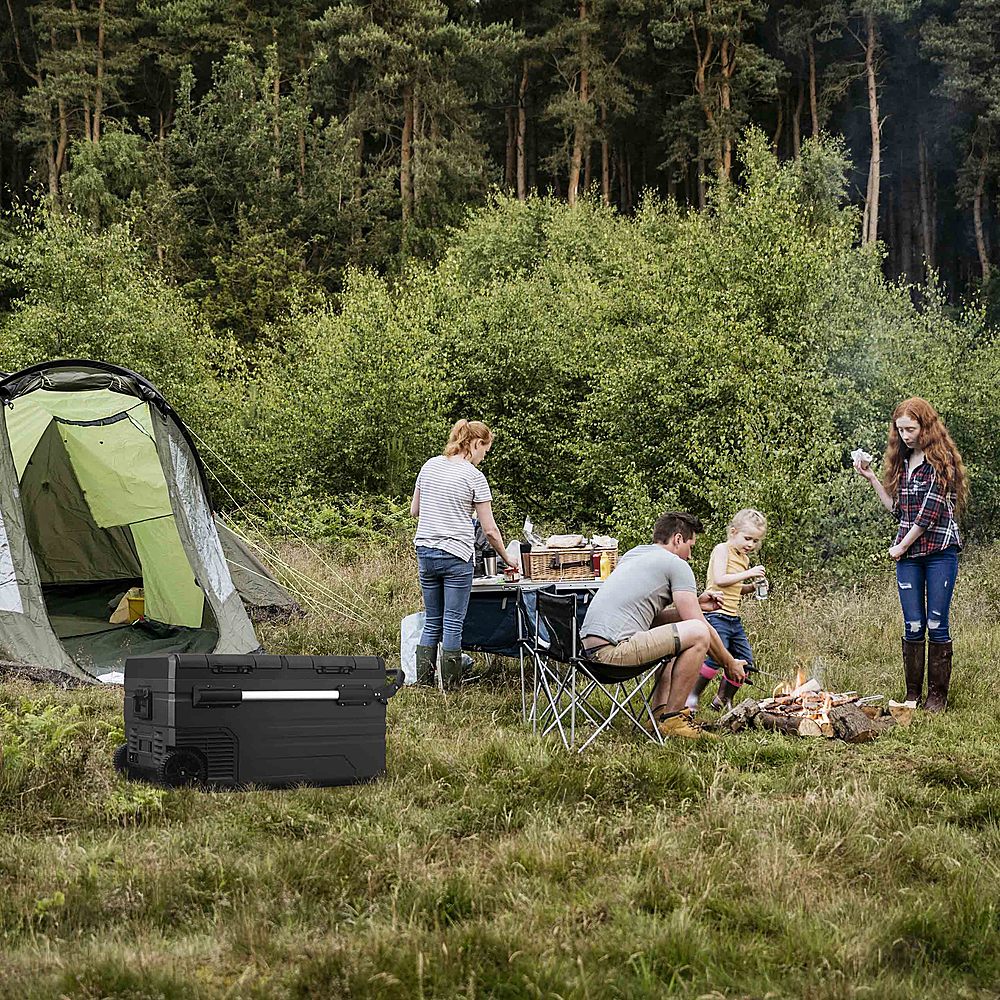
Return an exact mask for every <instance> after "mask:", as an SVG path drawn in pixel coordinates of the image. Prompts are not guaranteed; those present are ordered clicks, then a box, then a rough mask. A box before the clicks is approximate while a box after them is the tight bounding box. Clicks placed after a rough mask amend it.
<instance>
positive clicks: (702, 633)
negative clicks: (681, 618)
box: [677, 621, 710, 652]
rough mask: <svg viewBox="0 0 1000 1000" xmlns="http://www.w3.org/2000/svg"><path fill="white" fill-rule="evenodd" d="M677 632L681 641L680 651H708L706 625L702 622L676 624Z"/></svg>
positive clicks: (708, 633)
mask: <svg viewBox="0 0 1000 1000" xmlns="http://www.w3.org/2000/svg"><path fill="white" fill-rule="evenodd" d="M677 632H678V634H679V636H680V640H681V651H682V652H684V651H686V650H688V649H697V650H699V651H701V652H704V651H705V650H707V649H708V644H709V635H710V632H709V630H708V623H707V622H703V621H686V622H678V625H677Z"/></svg>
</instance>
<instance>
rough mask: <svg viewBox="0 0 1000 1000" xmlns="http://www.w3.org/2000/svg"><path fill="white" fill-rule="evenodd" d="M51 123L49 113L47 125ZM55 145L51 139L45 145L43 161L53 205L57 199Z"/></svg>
mask: <svg viewBox="0 0 1000 1000" xmlns="http://www.w3.org/2000/svg"><path fill="white" fill-rule="evenodd" d="M51 123H52V112H51V111H50V112H49V124H50V125H51ZM55 146H56V144H55V142H54V141H53V140H52V139H48V140H47V141H46V143H45V159H46V162H47V164H48V168H49V197H50V198H51V199H52V201H53V203H54V202H56V201H58V199H59V170H58V168H57V167H56V148H55Z"/></svg>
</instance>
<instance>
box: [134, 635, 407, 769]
mask: <svg viewBox="0 0 1000 1000" xmlns="http://www.w3.org/2000/svg"><path fill="white" fill-rule="evenodd" d="M402 684H403V672H402V671H401V670H400V671H397V673H396V677H395V679H394V680H390V679H389V678H388V677H387V676H386V670H385V660H383V659H382V658H381V657H378V656H262V655H247V656H225V655H199V654H195V653H170V654H166V655H163V656H134V657H131V658H130V659H128V660H127V661H126V663H125V737H126V740H127V742H126V743H125V744H124V745H122V746H121V747H119V748H118V750H117V751H116V753H115V767H117V768H118V770H119V771H121V772H122V773H124V774H126V775H128V776H129V777H131V778H145V779H147V780H149V781H155V782H157V783H159V784H164V785H168V786H171V787H175V786H178V785H184V784H200V785H203V786H206V787H214V788H238V787H240V786H244V785H267V786H271V787H282V786H288V785H299V784H306V785H347V784H353V783H354V782H358V781H368V780H370V779H372V778H375V777H378V775H380V774H381V773H382V772H383V771H384V770H385V710H386V703H387V702H388V700H389V698H391V697H392V696H393V695H394V694H395V693H396V692H397V691H398V690H399V688H400V687H401V686H402Z"/></svg>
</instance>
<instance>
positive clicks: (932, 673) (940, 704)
mask: <svg viewBox="0 0 1000 1000" xmlns="http://www.w3.org/2000/svg"><path fill="white" fill-rule="evenodd" d="M950 683H951V643H950V642H929V643H927V701H925V702H924V711H926V712H943V711H944V710H945V708H946V707H947V706H948V686H949V684H950Z"/></svg>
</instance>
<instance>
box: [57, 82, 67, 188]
mask: <svg viewBox="0 0 1000 1000" xmlns="http://www.w3.org/2000/svg"><path fill="white" fill-rule="evenodd" d="M57 106H58V108H59V141H58V143H57V144H56V174H57V175H58V176H59V177H62V175H63V174H64V173H65V171H66V150H67V148H68V147H69V114H68V113H67V111H66V102H65V101H64V100H63V99H62V98H61V97H60V98H59V100H58V102H57Z"/></svg>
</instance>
